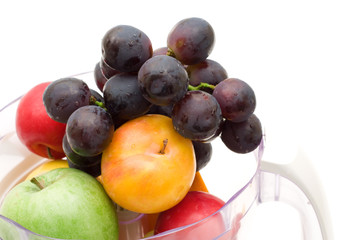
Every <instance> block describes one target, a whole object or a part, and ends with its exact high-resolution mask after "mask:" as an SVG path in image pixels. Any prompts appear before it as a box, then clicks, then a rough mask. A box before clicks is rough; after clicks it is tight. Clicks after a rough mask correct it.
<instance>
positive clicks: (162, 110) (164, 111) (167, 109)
mask: <svg viewBox="0 0 361 240" xmlns="http://www.w3.org/2000/svg"><path fill="white" fill-rule="evenodd" d="M172 110H173V105H167V106H158V105H152V106H151V107H150V109H149V111H148V114H160V115H164V116H167V117H171V115H172Z"/></svg>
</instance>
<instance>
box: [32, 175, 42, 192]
mask: <svg viewBox="0 0 361 240" xmlns="http://www.w3.org/2000/svg"><path fill="white" fill-rule="evenodd" d="M30 182H32V183H34V184H35V185H36V186H38V188H40V190H42V189H44V188H45V186H44V184H43V182H40V181H38V179H36V178H35V177H33V178H32V179H31V180H30Z"/></svg>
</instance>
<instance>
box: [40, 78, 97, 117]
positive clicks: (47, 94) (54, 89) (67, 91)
mask: <svg viewBox="0 0 361 240" xmlns="http://www.w3.org/2000/svg"><path fill="white" fill-rule="evenodd" d="M90 96H91V92H90V89H89V87H88V85H87V84H86V83H85V82H84V81H82V80H80V79H77V78H72V77H69V78H61V79H58V80H55V81H53V82H52V83H51V84H49V86H48V87H47V88H46V89H45V91H44V93H43V102H44V106H45V109H46V112H47V113H48V115H49V117H50V118H52V119H53V120H55V121H58V122H61V123H66V122H67V121H68V118H69V116H70V115H71V114H72V113H73V112H74V111H75V110H77V109H78V108H80V107H83V106H86V105H89V100H90Z"/></svg>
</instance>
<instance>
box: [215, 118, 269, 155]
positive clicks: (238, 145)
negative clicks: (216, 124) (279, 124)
mask: <svg viewBox="0 0 361 240" xmlns="http://www.w3.org/2000/svg"><path fill="white" fill-rule="evenodd" d="M221 139H222V141H223V143H224V144H225V145H226V146H227V147H228V148H229V149H230V150H232V151H233V152H236V153H249V152H252V151H253V150H255V149H256V148H257V147H258V145H259V144H260V143H261V140H262V126H261V122H260V121H259V119H258V118H257V116H256V115H254V114H252V115H251V116H250V117H249V118H248V119H247V120H245V121H243V122H237V123H236V122H231V121H228V120H226V121H225V123H224V125H223V128H222V134H221Z"/></svg>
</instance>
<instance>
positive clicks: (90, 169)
mask: <svg viewBox="0 0 361 240" xmlns="http://www.w3.org/2000/svg"><path fill="white" fill-rule="evenodd" d="M100 156H101V155H100ZM66 160H67V162H68V165H69V167H70V168H76V169H79V170H81V171H83V172H86V173H88V174H89V175H91V176H93V177H98V176H100V175H101V159H100V160H99V161H98V162H94V163H93V164H91V165H86V166H79V165H77V164H75V163H73V162H72V161H71V160H70V159H68V158H67V159H66Z"/></svg>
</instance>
